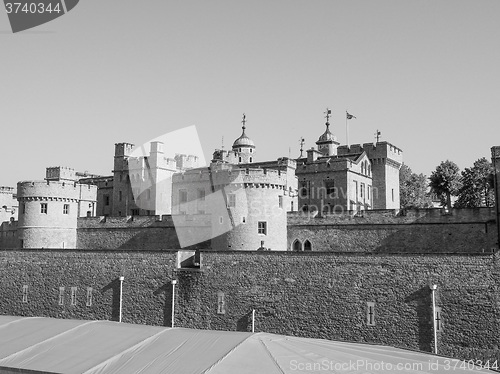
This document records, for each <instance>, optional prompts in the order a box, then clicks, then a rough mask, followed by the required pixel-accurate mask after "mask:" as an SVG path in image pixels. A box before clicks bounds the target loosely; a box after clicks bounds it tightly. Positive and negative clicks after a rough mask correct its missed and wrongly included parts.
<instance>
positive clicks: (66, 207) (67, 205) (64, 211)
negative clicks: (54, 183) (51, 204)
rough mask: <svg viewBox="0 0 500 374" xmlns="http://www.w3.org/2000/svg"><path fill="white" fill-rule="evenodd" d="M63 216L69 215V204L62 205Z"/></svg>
mask: <svg viewBox="0 0 500 374" xmlns="http://www.w3.org/2000/svg"><path fill="white" fill-rule="evenodd" d="M63 214H69V204H64V205H63Z"/></svg>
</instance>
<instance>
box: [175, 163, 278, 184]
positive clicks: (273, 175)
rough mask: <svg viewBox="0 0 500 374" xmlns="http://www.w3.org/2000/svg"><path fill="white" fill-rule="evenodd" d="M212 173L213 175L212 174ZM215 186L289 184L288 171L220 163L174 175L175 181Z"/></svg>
mask: <svg viewBox="0 0 500 374" xmlns="http://www.w3.org/2000/svg"><path fill="white" fill-rule="evenodd" d="M210 175H211V176H210ZM210 179H211V180H212V183H213V184H214V185H215V186H218V185H228V184H234V183H237V184H255V183H258V184H272V185H280V186H285V185H287V178H286V172H283V171H281V170H272V169H262V168H235V167H234V166H232V165H227V164H220V165H217V167H215V168H212V170H209V169H208V168H204V169H192V170H187V171H185V172H183V173H176V174H174V175H173V178H172V180H173V183H199V182H207V183H209V182H210Z"/></svg>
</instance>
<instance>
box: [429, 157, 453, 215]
mask: <svg viewBox="0 0 500 374" xmlns="http://www.w3.org/2000/svg"><path fill="white" fill-rule="evenodd" d="M429 180H430V183H429V187H430V188H431V190H432V192H434V193H435V194H436V195H437V196H438V197H439V198H440V199H441V204H442V205H443V206H445V205H446V206H447V207H448V209H451V196H452V195H453V196H456V195H457V193H458V190H459V189H460V169H459V168H458V166H457V164H455V163H454V162H453V161H449V160H446V161H442V162H441V164H439V165H438V166H437V167H436V170H434V171H433V172H432V174H431V176H430V177H429Z"/></svg>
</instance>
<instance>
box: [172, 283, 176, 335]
mask: <svg viewBox="0 0 500 374" xmlns="http://www.w3.org/2000/svg"><path fill="white" fill-rule="evenodd" d="M176 284H177V280H176V279H172V324H171V326H172V328H173V327H174V317H175V285H176Z"/></svg>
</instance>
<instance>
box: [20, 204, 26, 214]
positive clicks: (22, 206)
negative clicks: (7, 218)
mask: <svg viewBox="0 0 500 374" xmlns="http://www.w3.org/2000/svg"><path fill="white" fill-rule="evenodd" d="M24 213H26V204H25V203H22V204H21V214H24Z"/></svg>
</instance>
